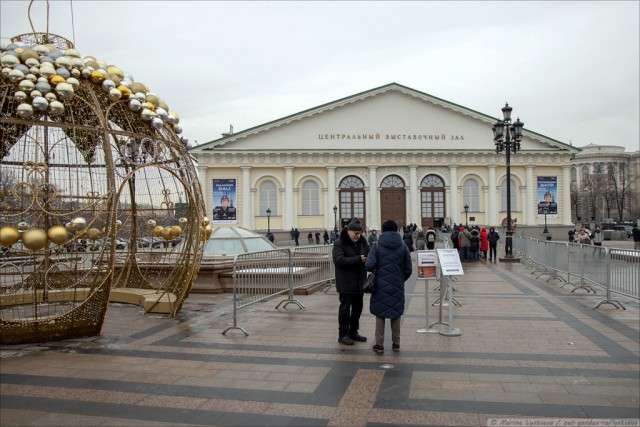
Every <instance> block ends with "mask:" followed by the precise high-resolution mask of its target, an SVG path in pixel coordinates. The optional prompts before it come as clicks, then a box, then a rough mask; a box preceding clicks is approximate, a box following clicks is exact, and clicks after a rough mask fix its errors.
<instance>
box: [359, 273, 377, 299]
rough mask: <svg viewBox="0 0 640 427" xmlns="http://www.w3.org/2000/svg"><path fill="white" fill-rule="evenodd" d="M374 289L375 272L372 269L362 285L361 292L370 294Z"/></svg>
mask: <svg viewBox="0 0 640 427" xmlns="http://www.w3.org/2000/svg"><path fill="white" fill-rule="evenodd" d="M375 290H376V272H375V271H372V272H371V273H369V275H368V276H367V280H365V281H364V285H362V292H364V293H365V294H372V293H373V292H374V291H375Z"/></svg>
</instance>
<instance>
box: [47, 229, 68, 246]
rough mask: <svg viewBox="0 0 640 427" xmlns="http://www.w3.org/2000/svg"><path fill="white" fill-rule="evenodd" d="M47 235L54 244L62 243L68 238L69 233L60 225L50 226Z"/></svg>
mask: <svg viewBox="0 0 640 427" xmlns="http://www.w3.org/2000/svg"><path fill="white" fill-rule="evenodd" d="M47 236H48V237H49V240H51V241H52V242H53V243H55V244H56V245H64V244H65V243H67V241H68V240H69V233H68V232H67V229H66V228H64V227H63V226H61V225H56V226H54V227H51V228H50V229H49V231H47Z"/></svg>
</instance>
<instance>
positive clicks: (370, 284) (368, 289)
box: [362, 245, 378, 294]
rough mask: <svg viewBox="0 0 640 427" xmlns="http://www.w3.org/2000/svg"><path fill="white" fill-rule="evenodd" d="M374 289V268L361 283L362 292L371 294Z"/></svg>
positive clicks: (376, 247)
mask: <svg viewBox="0 0 640 427" xmlns="http://www.w3.org/2000/svg"><path fill="white" fill-rule="evenodd" d="M375 250H376V254H377V253H378V245H376V246H375ZM375 290H376V270H373V271H372V272H371V273H369V275H368V276H367V280H365V281H364V285H362V292H364V293H365V294H372V293H373V292H374V291H375Z"/></svg>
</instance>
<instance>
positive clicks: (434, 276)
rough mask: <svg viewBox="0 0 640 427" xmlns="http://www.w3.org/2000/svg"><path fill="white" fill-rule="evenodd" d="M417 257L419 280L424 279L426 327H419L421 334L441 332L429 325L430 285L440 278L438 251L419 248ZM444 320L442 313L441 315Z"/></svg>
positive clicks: (418, 330) (418, 331)
mask: <svg viewBox="0 0 640 427" xmlns="http://www.w3.org/2000/svg"><path fill="white" fill-rule="evenodd" d="M416 259H417V264H418V280H424V324H425V327H424V328H420V329H417V330H416V332H417V333H419V334H429V333H438V332H440V331H439V330H437V329H431V327H432V326H433V325H436V324H437V323H441V322H436V323H434V324H432V325H429V285H430V283H431V282H433V281H437V280H439V277H438V276H439V274H438V272H439V270H438V254H437V253H436V251H425V250H419V251H417V252H416ZM440 321H442V315H441V316H440Z"/></svg>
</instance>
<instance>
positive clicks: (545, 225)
mask: <svg viewBox="0 0 640 427" xmlns="http://www.w3.org/2000/svg"><path fill="white" fill-rule="evenodd" d="M548 212H549V209H547V208H546V207H545V208H542V213H543V214H544V230H543V231H542V234H545V235H546V234H549V229H547V213H548Z"/></svg>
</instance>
